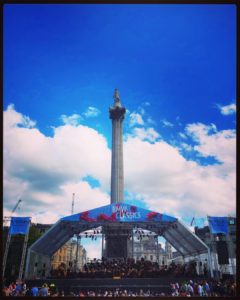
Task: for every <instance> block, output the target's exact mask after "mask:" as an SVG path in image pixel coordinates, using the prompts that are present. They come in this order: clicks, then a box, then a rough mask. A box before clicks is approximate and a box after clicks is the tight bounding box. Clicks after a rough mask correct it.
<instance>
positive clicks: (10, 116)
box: [4, 104, 36, 128]
mask: <svg viewBox="0 0 240 300" xmlns="http://www.w3.org/2000/svg"><path fill="white" fill-rule="evenodd" d="M35 125H36V122H35V121H33V120H30V118H29V117H28V116H24V115H22V114H20V113H18V112H17V111H16V110H15V107H14V105H13V104H10V105H9V106H8V107H7V110H6V111H5V113H4V126H6V127H15V126H21V127H25V128H32V127H34V126H35Z"/></svg>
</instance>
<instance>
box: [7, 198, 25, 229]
mask: <svg viewBox="0 0 240 300" xmlns="http://www.w3.org/2000/svg"><path fill="white" fill-rule="evenodd" d="M21 202H22V200H21V199H19V200H18V202H17V203H16V205H15V206H14V208H13V209H12V211H11V215H10V216H9V217H4V218H3V226H6V225H7V223H8V222H9V221H10V220H11V217H12V215H13V214H14V212H15V211H16V210H17V208H19V205H20V203H21Z"/></svg>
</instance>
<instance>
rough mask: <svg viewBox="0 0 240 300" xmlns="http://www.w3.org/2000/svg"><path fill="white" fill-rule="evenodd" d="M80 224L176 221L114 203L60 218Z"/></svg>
mask: <svg viewBox="0 0 240 300" xmlns="http://www.w3.org/2000/svg"><path fill="white" fill-rule="evenodd" d="M62 220H66V221H81V222H90V223H91V222H146V221H148V222H174V221H176V220H177V219H176V218H174V217H171V216H168V215H164V214H161V213H157V212H154V211H150V210H147V209H144V208H140V207H137V206H135V205H130V204H127V203H114V204H110V205H106V206H102V207H99V208H95V209H92V210H89V211H84V212H82V213H80V214H75V215H72V216H67V217H64V218H62Z"/></svg>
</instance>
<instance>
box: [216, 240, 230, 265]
mask: <svg viewBox="0 0 240 300" xmlns="http://www.w3.org/2000/svg"><path fill="white" fill-rule="evenodd" d="M217 255H218V263H219V264H220V265H228V264H229V260H228V258H229V255H228V248H227V243H226V241H217Z"/></svg>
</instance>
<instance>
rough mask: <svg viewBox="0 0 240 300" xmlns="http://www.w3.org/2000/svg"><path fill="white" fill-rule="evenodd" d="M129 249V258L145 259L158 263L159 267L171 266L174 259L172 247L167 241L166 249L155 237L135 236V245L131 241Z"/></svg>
mask: <svg viewBox="0 0 240 300" xmlns="http://www.w3.org/2000/svg"><path fill="white" fill-rule="evenodd" d="M131 248H132V249H131ZM128 249H129V257H133V258H134V259H135V260H140V259H141V258H144V259H145V260H149V261H152V262H158V263H159V265H169V263H170V260H171V258H172V247H171V245H170V244H169V243H168V242H167V241H166V243H165V249H164V248H163V247H162V245H161V243H159V242H158V239H157V237H156V236H155V235H143V236H135V237H134V243H133V245H132V241H131V240H130V241H129V246H128ZM132 252H133V253H132Z"/></svg>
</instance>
